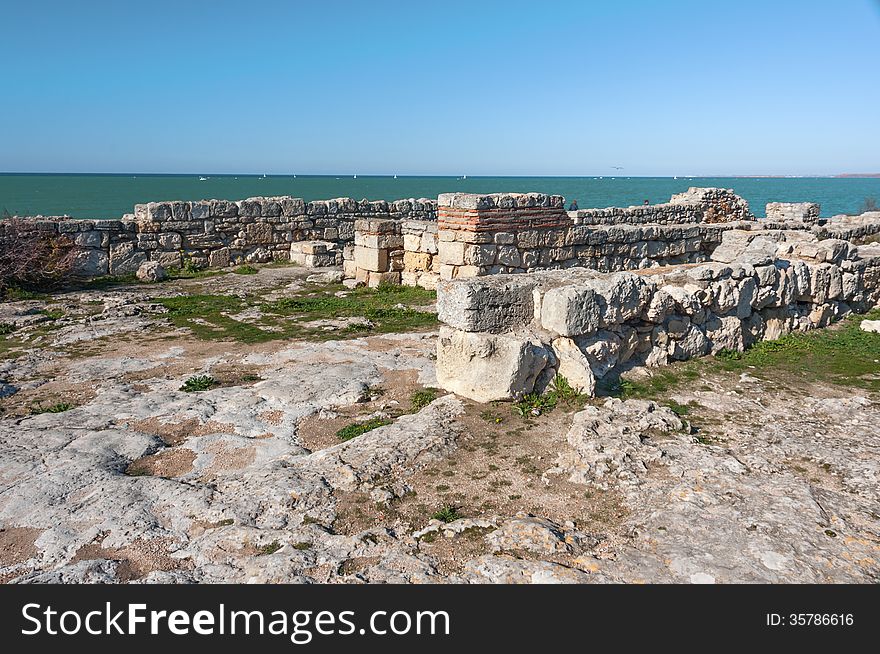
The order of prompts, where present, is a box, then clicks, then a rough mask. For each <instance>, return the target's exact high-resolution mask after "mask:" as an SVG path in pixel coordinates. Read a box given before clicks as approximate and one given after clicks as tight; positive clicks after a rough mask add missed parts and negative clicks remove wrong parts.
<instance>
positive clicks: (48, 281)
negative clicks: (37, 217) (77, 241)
mask: <svg viewBox="0 0 880 654" xmlns="http://www.w3.org/2000/svg"><path fill="white" fill-rule="evenodd" d="M74 259H75V253H74V247H73V242H72V241H71V240H70V239H69V238H67V237H65V236H60V235H58V234H57V233H55V231H54V230H53V231H48V230H46V229H45V228H41V227H40V225H39V223H38V222H36V221H33V220H28V219H24V218H16V217H6V218H4V219H3V220H0V297H3V296H5V294H6V291H7V289H9V288H11V287H19V288H23V289H27V290H47V289H51V288H53V287H55V286H57V285H58V284H59V283H60V282H61V280H62V279H63V278H64V277H65V276H67V275H69V274H70V273H71V271H72V269H73V264H74Z"/></svg>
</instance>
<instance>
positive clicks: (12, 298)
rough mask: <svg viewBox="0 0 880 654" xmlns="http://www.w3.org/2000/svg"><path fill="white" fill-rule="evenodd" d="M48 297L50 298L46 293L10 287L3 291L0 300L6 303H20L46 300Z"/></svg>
mask: <svg viewBox="0 0 880 654" xmlns="http://www.w3.org/2000/svg"><path fill="white" fill-rule="evenodd" d="M47 297H49V296H48V295H47V294H46V293H39V292H37V291H29V290H27V289H24V288H19V287H18V286H10V287H8V288H6V289H5V290H3V293H2V296H0V299H3V300H4V301H5V302H20V301H22V300H45V299H46V298H47Z"/></svg>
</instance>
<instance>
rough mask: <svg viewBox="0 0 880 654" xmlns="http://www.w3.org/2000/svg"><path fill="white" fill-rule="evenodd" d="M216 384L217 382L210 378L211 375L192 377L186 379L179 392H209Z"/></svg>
mask: <svg viewBox="0 0 880 654" xmlns="http://www.w3.org/2000/svg"><path fill="white" fill-rule="evenodd" d="M217 384H218V382H217V380H216V379H214V378H213V377H211V375H194V376H193V377H190V378H189V379H187V380H186V381H185V382H184V383H183V386H181V387H180V389H179V390H181V391H183V392H185V393H196V392H198V391H207V390H210V389H212V388H214V387H215V386H216V385H217Z"/></svg>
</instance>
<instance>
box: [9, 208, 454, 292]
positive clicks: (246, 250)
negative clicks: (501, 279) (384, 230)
mask: <svg viewBox="0 0 880 654" xmlns="http://www.w3.org/2000/svg"><path fill="white" fill-rule="evenodd" d="M436 206H437V205H436V201H434V200H427V199H420V200H416V199H409V200H396V201H394V202H386V201H384V200H382V201H367V200H362V201H360V202H358V201H356V200H353V199H351V198H338V199H334V200H320V201H315V202H304V201H303V200H302V199H299V198H292V197H269V198H263V197H259V198H249V199H247V200H241V201H237V202H231V201H226V200H203V201H199V202H150V203H148V204H138V205H135V207H134V213H133V214H130V215H127V216H125V217H123V219H121V220H78V219H71V218H68V217H51V218H43V217H37V218H28V219H27V220H26V222H27V223H28V225H31V226H33V229H34V230H35V231H40V232H41V233H44V234H47V235H61V236H66V237H68V238H69V239H70V240H72V241H73V242H74V244H75V246H76V248H77V266H76V271H75V272H76V273H77V274H79V275H82V276H86V277H98V276H102V275H125V274H130V273H133V272H135V271H136V270H137V269H138V267H139V266H140V264H141V263H143V262H145V261H158V262H159V263H161V264H162V265H163V266H165V267H180V266H182V265H184V264H185V263H186V262H192V264H194V265H196V266H212V267H221V266H228V265H232V264H238V263H243V262H267V261H272V260H276V259H282V260H286V259H288V258H289V257H290V255H291V250H292V248H291V244H297V243H312V242H322V243H323V244H324V245H320V244H318V245H315V246H314V247H312V246H306V247H304V248H297V247H294V248H293V253H294V255H303V256H304V257H306V256H309V257H312V258H310V259H308V260H309V261H312V262H313V263H315V264H316V265H336V264H341V263H342V251H343V249H344V247H345V245H346V244H349V243H352V242H353V241H354V223H355V222H356V221H357V220H362V219H364V218H368V219H391V220H397V221H400V220H405V219H406V220H408V219H420V220H429V221H430V220H435V219H436ZM2 229H3V223H0V230H2ZM0 236H2V231H0ZM304 249H305V250H309V252H303V251H302V250H304ZM312 251H314V252H312ZM304 261H305V259H304ZM318 262H322V263H318Z"/></svg>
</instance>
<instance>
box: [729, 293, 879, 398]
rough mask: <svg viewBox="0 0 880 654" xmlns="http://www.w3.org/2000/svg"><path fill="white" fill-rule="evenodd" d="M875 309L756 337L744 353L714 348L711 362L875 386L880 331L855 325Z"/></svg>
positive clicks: (740, 369)
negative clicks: (825, 325)
mask: <svg viewBox="0 0 880 654" xmlns="http://www.w3.org/2000/svg"><path fill="white" fill-rule="evenodd" d="M865 319H867V320H877V319H880V310H874V311H871V312H870V313H868V314H866V315H864V316H850V317H848V318H846V319H844V320H843V321H841V323H839V324H838V325H837V326H835V327H833V328H829V329H816V330H812V331H809V332H796V333H793V334H788V335H786V336H783V337H782V338H779V339H776V340H774V341H759V342H757V343H755V344H754V345H753V346H752V347H751V348H749V349H748V350H746V351H745V352H726V351H722V352H724V354H723V355H722V352H719V353H718V354H719V355H721V356H718V355H716V357H715V361H714V363H715V366H716V367H718V368H720V369H721V370H725V371H729V372H743V371H745V370H748V371H750V372H752V373H753V374H762V373H763V374H773V373H782V374H784V375H785V377H786V378H788V379H790V380H791V379H807V380H817V381H825V382H829V383H832V384H836V385H840V386H851V387H856V388H863V389H865V390H871V391H880V364H878V362H880V335H878V334H875V333H870V332H864V331H862V330H861V329H860V328H859V325H860V324H861V322H862V320H865Z"/></svg>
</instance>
